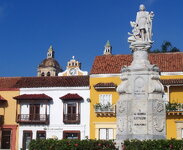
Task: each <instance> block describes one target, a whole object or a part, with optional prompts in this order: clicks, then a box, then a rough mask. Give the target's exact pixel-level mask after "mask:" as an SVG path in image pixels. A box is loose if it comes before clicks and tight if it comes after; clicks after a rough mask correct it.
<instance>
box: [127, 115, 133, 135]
mask: <svg viewBox="0 0 183 150" xmlns="http://www.w3.org/2000/svg"><path fill="white" fill-rule="evenodd" d="M128 132H129V133H130V132H132V120H131V119H130V118H128Z"/></svg>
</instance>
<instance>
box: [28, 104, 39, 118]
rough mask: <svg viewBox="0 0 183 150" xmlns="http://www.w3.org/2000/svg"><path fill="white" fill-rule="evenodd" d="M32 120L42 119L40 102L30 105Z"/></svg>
mask: <svg viewBox="0 0 183 150" xmlns="http://www.w3.org/2000/svg"><path fill="white" fill-rule="evenodd" d="M30 120H40V104H33V105H30Z"/></svg>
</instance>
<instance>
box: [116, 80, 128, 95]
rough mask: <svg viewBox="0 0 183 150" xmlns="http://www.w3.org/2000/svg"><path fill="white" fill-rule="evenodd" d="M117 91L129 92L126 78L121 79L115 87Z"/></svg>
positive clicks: (121, 92)
mask: <svg viewBox="0 0 183 150" xmlns="http://www.w3.org/2000/svg"><path fill="white" fill-rule="evenodd" d="M117 92H118V93H120V94H124V93H129V83H128V80H123V81H122V83H121V84H120V85H119V86H118V87H117Z"/></svg>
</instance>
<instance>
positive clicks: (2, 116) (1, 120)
mask: <svg viewBox="0 0 183 150" xmlns="http://www.w3.org/2000/svg"><path fill="white" fill-rule="evenodd" d="M3 124H4V115H0V125H3Z"/></svg>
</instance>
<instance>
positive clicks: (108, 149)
mask: <svg viewBox="0 0 183 150" xmlns="http://www.w3.org/2000/svg"><path fill="white" fill-rule="evenodd" d="M29 150H116V148H115V145H114V142H113V141H111V140H109V141H106V140H68V139H64V140H57V139H46V140H32V141H31V142H30V144H29Z"/></svg>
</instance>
